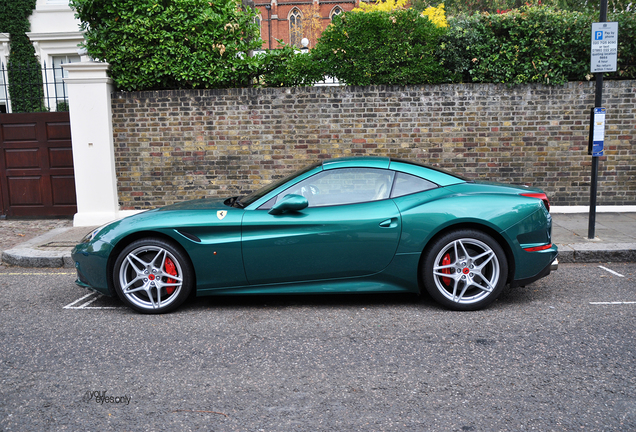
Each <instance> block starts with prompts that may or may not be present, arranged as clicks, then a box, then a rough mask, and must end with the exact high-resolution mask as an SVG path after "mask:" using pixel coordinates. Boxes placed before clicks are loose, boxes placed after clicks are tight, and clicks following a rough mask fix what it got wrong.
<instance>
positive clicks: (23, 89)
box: [0, 0, 46, 113]
mask: <svg viewBox="0 0 636 432" xmlns="http://www.w3.org/2000/svg"><path fill="white" fill-rule="evenodd" d="M35 3H36V0H19V1H17V0H0V31H1V32H3V33H9V44H10V51H9V60H8V64H7V75H8V77H7V78H8V81H9V95H10V96H11V111H12V112H14V113H20V112H40V111H46V107H45V106H44V87H43V82H42V67H41V66H40V62H39V61H38V59H37V57H36V56H35V49H34V48H33V44H32V43H31V41H30V40H29V38H28V36H27V35H26V33H27V32H28V31H29V28H30V24H29V16H30V15H31V13H32V12H33V9H35Z"/></svg>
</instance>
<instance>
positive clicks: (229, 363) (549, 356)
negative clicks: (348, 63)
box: [0, 264, 636, 431]
mask: <svg viewBox="0 0 636 432" xmlns="http://www.w3.org/2000/svg"><path fill="white" fill-rule="evenodd" d="M601 265H602V266H604V267H605V268H606V269H608V270H612V271H614V272H616V273H618V274H619V275H617V274H612V273H611V272H609V271H607V270H606V269H603V268H600V267H599V264H586V265H581V264H562V265H561V267H560V269H559V271H558V272H556V273H554V274H552V275H550V276H549V277H548V278H546V279H543V280H541V281H539V282H536V283H535V284H533V285H530V286H528V287H526V288H515V289H507V290H506V291H505V292H504V294H503V295H502V296H501V298H500V299H499V300H498V301H497V302H496V303H495V304H494V305H493V306H492V307H490V308H489V309H487V310H485V311H480V312H472V313H465V312H464V313H462V312H450V311H446V310H443V309H441V308H439V307H438V306H437V305H436V304H435V303H433V302H432V301H431V300H430V299H429V298H422V299H417V298H415V297H410V296H395V295H387V296H384V295H382V296H380V295H373V296H367V295H364V296H340V297H333V296H331V297H315V296H311V297H298V296H294V297H252V298H245V297H243V298H239V297H225V298H213V297H208V298H204V299H199V300H197V301H195V302H190V303H188V304H186V305H185V306H184V307H182V308H181V309H180V310H178V311H177V312H176V313H172V314H169V315H161V316H146V315H140V314H137V313H134V312H132V311H130V310H128V309H126V308H123V307H122V305H121V304H120V303H118V302H116V301H113V300H111V299H106V298H96V297H95V296H89V297H84V296H87V295H88V294H89V293H88V292H87V291H85V290H82V289H81V288H78V287H76V286H75V285H74V283H73V280H74V276H73V274H72V273H70V272H69V271H67V270H30V269H20V268H4V269H2V270H0V321H1V323H2V326H1V327H0V361H1V366H0V430H2V431H31V430H32V431H44V430H70V431H77V430H118V431H137V430H166V431H168V430H170V431H171V430H183V431H187V430H215V431H234V430H236V431H290V430H302V431H305V430H312V431H313V430H317V431H323V430H336V431H343V430H352V431H366V430H368V431H376V430H399V431H405V430H418V431H419V430H421V431H428V430H430V431H526V430H528V431H529V430H537V431H574V430H577V431H633V430H636V373H635V372H636V338H635V336H634V325H635V324H636V264H601ZM83 297H84V298H83ZM80 299H81V300H80ZM594 302H620V303H614V304H594ZM630 302H631V303H630Z"/></svg>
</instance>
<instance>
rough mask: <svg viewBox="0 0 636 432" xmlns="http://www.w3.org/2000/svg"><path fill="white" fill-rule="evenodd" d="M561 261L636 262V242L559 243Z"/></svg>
mask: <svg viewBox="0 0 636 432" xmlns="http://www.w3.org/2000/svg"><path fill="white" fill-rule="evenodd" d="M557 246H558V248H559V262H560V263H596V262H636V244H634V243H606V244H599V243H597V244H591V243H575V244H557Z"/></svg>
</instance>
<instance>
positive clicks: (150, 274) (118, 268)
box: [113, 238, 194, 314]
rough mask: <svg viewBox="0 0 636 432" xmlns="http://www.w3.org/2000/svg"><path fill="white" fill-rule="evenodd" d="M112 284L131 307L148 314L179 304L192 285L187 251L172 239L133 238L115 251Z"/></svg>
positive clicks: (167, 310) (172, 308) (170, 309)
mask: <svg viewBox="0 0 636 432" xmlns="http://www.w3.org/2000/svg"><path fill="white" fill-rule="evenodd" d="M113 285H114V288H115V292H117V295H118V296H119V298H120V299H121V300H122V301H123V302H124V303H125V304H126V305H128V306H129V307H131V308H132V309H134V310H136V311H138V312H142V313H148V314H159V313H165V312H170V311H172V310H174V309H176V308H177V307H179V306H180V305H181V304H182V303H183V302H184V301H185V300H186V299H187V298H188V296H189V295H190V292H191V291H192V289H193V286H194V270H193V269H192V263H191V262H190V260H189V258H188V257H187V255H186V254H185V253H184V252H183V251H182V250H181V248H179V247H178V246H176V245H174V244H173V243H171V242H168V241H165V240H163V239H159V238H145V239H140V240H136V241H134V242H132V243H131V244H129V245H128V246H127V247H126V248H124V250H122V251H121V253H120V254H119V255H118V257H117V260H116V261H115V267H114V268H113Z"/></svg>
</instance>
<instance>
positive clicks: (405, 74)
mask: <svg viewBox="0 0 636 432" xmlns="http://www.w3.org/2000/svg"><path fill="white" fill-rule="evenodd" d="M443 32H444V29H442V28H439V27H437V26H435V25H434V24H433V23H432V22H431V21H430V20H429V19H428V18H426V17H423V16H421V15H420V14H419V13H418V12H417V11H415V10H413V9H407V10H395V11H392V12H368V13H344V14H342V15H341V16H338V17H335V18H334V20H333V23H332V25H330V26H329V27H327V29H326V30H325V31H324V32H323V34H322V37H321V38H320V40H319V41H318V44H317V45H316V47H315V48H314V49H313V50H312V51H311V53H310V56H311V60H313V61H314V62H315V63H316V64H317V65H319V68H320V69H321V71H322V72H323V74H324V75H328V76H334V77H336V78H338V79H339V80H340V81H341V82H345V83H347V84H348V85H371V84H389V85H391V84H393V85H407V84H422V83H437V82H441V81H442V80H443V77H444V74H445V72H444V70H443V69H442V67H441V65H440V64H439V62H438V61H437V60H436V58H435V56H434V53H435V50H436V48H437V45H438V41H439V37H440V36H441V35H442V34H443Z"/></svg>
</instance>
